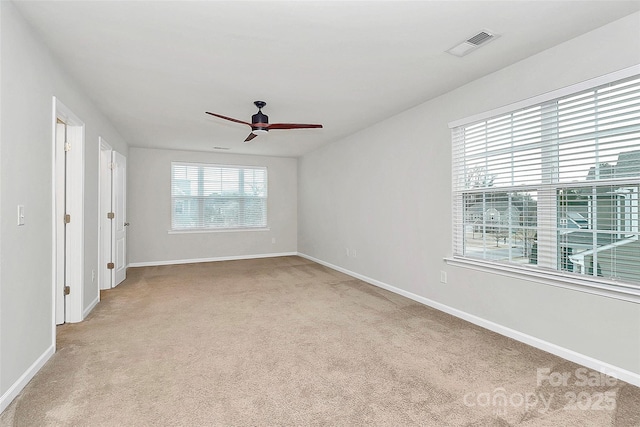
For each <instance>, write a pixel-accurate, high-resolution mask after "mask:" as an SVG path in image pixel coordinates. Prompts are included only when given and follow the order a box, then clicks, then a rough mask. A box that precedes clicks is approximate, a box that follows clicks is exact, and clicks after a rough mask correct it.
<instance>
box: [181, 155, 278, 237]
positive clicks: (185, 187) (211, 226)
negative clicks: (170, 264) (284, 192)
mask: <svg viewBox="0 0 640 427" xmlns="http://www.w3.org/2000/svg"><path fill="white" fill-rule="evenodd" d="M265 227H267V169H266V168H264V167H256V166H231V165H214V164H204V163H180V162H173V163H171V229H172V230H174V231H195V230H230V229H255V228H265Z"/></svg>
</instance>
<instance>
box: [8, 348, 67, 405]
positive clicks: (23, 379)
mask: <svg viewBox="0 0 640 427" xmlns="http://www.w3.org/2000/svg"><path fill="white" fill-rule="evenodd" d="M55 351H56V349H55V347H54V346H53V345H52V346H50V347H49V348H48V349H47V350H46V351H45V352H44V353H42V355H41V356H40V357H38V359H37V360H36V361H35V362H33V364H32V365H31V366H30V367H29V369H27V370H26V371H25V373H24V374H22V375H21V376H20V378H18V380H17V381H16V382H15V383H13V385H12V386H11V387H9V389H8V390H7V391H6V392H5V393H4V394H3V395H2V397H0V413H2V412H3V411H4V410H5V409H7V406H9V404H11V402H12V401H13V399H15V398H16V396H17V395H18V394H19V393H20V392H21V391H22V389H23V388H25V386H26V385H27V384H28V383H29V381H31V379H32V378H33V377H34V375H35V374H37V373H38V371H39V370H40V369H42V367H43V366H44V364H45V363H47V361H48V360H49V359H50V358H51V356H53V353H55Z"/></svg>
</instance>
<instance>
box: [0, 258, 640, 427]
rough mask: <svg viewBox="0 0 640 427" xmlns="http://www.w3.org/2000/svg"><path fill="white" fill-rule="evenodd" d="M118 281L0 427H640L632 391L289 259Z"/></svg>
mask: <svg viewBox="0 0 640 427" xmlns="http://www.w3.org/2000/svg"><path fill="white" fill-rule="evenodd" d="M128 275H129V277H128V278H127V280H126V281H125V282H123V283H122V284H121V285H120V286H118V287H117V288H116V289H113V290H110V291H106V292H103V294H102V297H103V300H102V302H101V303H100V304H99V305H98V306H97V307H96V309H95V310H94V311H93V312H92V313H91V315H90V316H89V317H88V319H87V320H86V321H85V322H82V323H79V324H69V325H63V326H61V327H59V329H58V351H57V353H56V354H55V355H54V356H53V357H52V359H51V360H50V361H49V362H48V363H47V364H46V366H45V367H44V368H43V369H42V370H41V371H40V372H39V373H38V374H37V375H36V377H35V378H34V379H33V380H32V381H31V382H30V383H29V384H28V385H27V387H26V388H25V389H24V390H23V392H22V393H21V394H20V395H19V396H18V398H16V400H15V401H14V402H13V403H12V404H11V405H10V406H9V407H8V408H7V410H6V411H5V412H4V413H3V414H2V415H0V424H1V425H15V426H47V425H73V426H84V425H86V426H112V425H113V426H115V425H118V426H120V425H123V426H148V425H184V426H198V425H203V426H204V425H232V426H260V425H284V426H292V425H299V426H304V425H344V426H346V425H365V424H366V425H383V426H404V425H421V426H516V425H517V426H581V427H582V426H640V389H639V388H637V387H634V386H631V385H629V384H626V383H623V382H621V381H615V380H612V379H608V381H601V380H600V378H599V377H597V376H596V373H594V372H590V371H589V372H590V374H591V376H589V373H587V372H586V370H585V372H583V371H579V370H578V369H580V366H579V365H576V364H573V363H570V362H567V361H565V360H563V359H560V358H558V357H555V356H552V355H550V354H548V353H545V352H543V351H540V350H536V349H534V348H532V347H529V346H527V345H524V344H521V343H519V342H516V341H513V340H511V339H508V338H505V337H502V336H500V335H497V334H494V333H492V332H489V331H486V330H484V329H481V328H479V327H476V326H474V325H471V324H469V323H467V322H464V321H462V320H459V319H457V318H454V317H452V316H449V315H447V314H443V313H441V312H439V311H436V310H433V309H431V308H428V307H425V306H423V305H420V304H417V303H415V302H413V301H411V300H409V299H406V298H403V297H400V296H397V295H395V294H393V293H390V292H387V291H385V290H382V289H379V288H376V287H374V286H371V285H368V284H366V283H363V282H361V281H359V280H355V279H353V278H351V277H349V276H346V275H344V274H342V273H339V272H336V271H334V270H331V269H328V268H325V267H323V266H320V265H318V264H315V263H312V262H310V261H307V260H305V259H302V258H299V257H282V258H270V259H259V260H246V261H229V262H217V263H206V264H191V265H180V266H163V267H145V268H133V269H129V271H128ZM539 369H541V370H542V371H540V372H541V373H540V375H542V376H544V375H545V374H546V376H545V378H547V377H548V378H550V380H548V379H543V380H542V382H541V384H540V385H538V376H539V374H538V370H539ZM545 369H546V370H545ZM577 370H578V371H577ZM562 374H565V376H566V375H568V377H567V381H566V382H567V385H562V384H559V383H561V382H562V381H561V380H559V383H555V382H554V381H555V380H558V378H561V376H562ZM583 374H584V375H583ZM585 375H586V376H587V378H589V379H590V381H591V382H590V384H586V385H584V386H580V385H579V384H576V383H579V382H580V381H581V379H582V378H583V376H585ZM574 396H575V398H574Z"/></svg>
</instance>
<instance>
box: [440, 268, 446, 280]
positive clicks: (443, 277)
mask: <svg viewBox="0 0 640 427" xmlns="http://www.w3.org/2000/svg"><path fill="white" fill-rule="evenodd" d="M440 283H447V272H446V271H443V270H440Z"/></svg>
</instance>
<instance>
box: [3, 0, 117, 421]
mask: <svg viewBox="0 0 640 427" xmlns="http://www.w3.org/2000/svg"><path fill="white" fill-rule="evenodd" d="M0 19H1V21H0V28H1V31H2V32H1V37H2V39H1V43H2V44H1V50H0V55H1V63H2V74H1V77H0V78H1V84H0V91H1V93H2V98H1V100H2V101H1V102H2V106H1V110H0V114H1V115H0V120H1V122H2V127H1V133H0V159H1V163H0V186H1V193H0V236H1V239H0V396H1V397H0V410H1V409H4V407H5V406H6V405H7V404H8V403H9V402H10V400H11V399H12V398H13V397H14V396H15V394H17V392H18V391H19V390H20V388H21V387H23V386H24V385H25V384H26V381H28V379H29V378H30V375H33V374H34V373H35V371H36V370H37V368H38V367H39V366H40V365H41V364H42V363H44V361H46V359H47V357H48V356H49V355H50V354H51V352H52V351H53V348H54V345H55V343H54V328H53V326H52V324H53V322H52V319H53V316H52V308H53V302H52V286H53V277H52V274H53V268H52V203H53V199H52V138H53V136H52V114H53V112H52V98H53V96H56V97H57V98H58V99H59V100H60V101H61V102H62V103H64V104H65V105H66V106H67V107H68V108H69V109H71V110H72V111H73V112H74V113H75V115H77V116H78V117H79V118H80V119H81V120H82V121H83V122H84V123H85V154H84V155H85V182H84V187H85V201H84V221H85V228H84V250H85V254H84V260H82V262H83V263H84V284H83V288H84V290H83V292H84V307H83V309H86V308H87V307H89V304H91V303H92V302H94V301H95V300H96V298H98V295H99V291H98V287H97V282H92V281H91V271H92V270H96V271H97V269H98V265H97V264H98V194H97V192H98V170H99V167H98V155H99V146H98V136H102V137H104V138H106V140H107V141H109V143H110V144H112V146H113V147H114V148H116V149H117V150H118V151H121V152H123V153H124V154H126V153H127V150H128V147H127V144H126V143H125V142H124V141H123V140H122V138H121V137H120V136H119V135H118V133H117V132H116V131H115V129H114V128H113V127H112V126H111V125H110V124H109V123H108V121H107V120H106V119H105V118H104V117H103V116H102V115H101V114H100V113H99V112H98V111H97V109H96V108H95V107H94V106H93V104H92V103H91V101H90V100H89V99H87V98H86V97H85V96H84V95H83V94H82V92H81V90H79V89H78V87H77V86H76V85H75V83H74V81H73V80H72V79H71V78H70V77H69V75H68V74H67V73H66V72H65V71H64V70H63V69H62V68H61V67H60V66H59V65H58V64H56V62H55V60H54V59H53V58H52V57H51V55H50V53H49V51H48V50H47V49H46V48H45V47H44V44H43V43H42V42H41V40H40V39H39V38H38V36H37V35H36V33H35V32H34V31H33V30H32V29H31V28H30V27H29V26H28V25H27V24H26V22H25V21H24V20H23V18H22V16H21V15H20V13H19V12H18V11H17V10H16V9H15V7H14V6H13V4H12V3H11V2H8V1H1V2H0ZM19 204H21V205H24V206H25V225H24V226H21V227H18V226H17V221H16V219H17V213H16V210H17V205H19Z"/></svg>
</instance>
